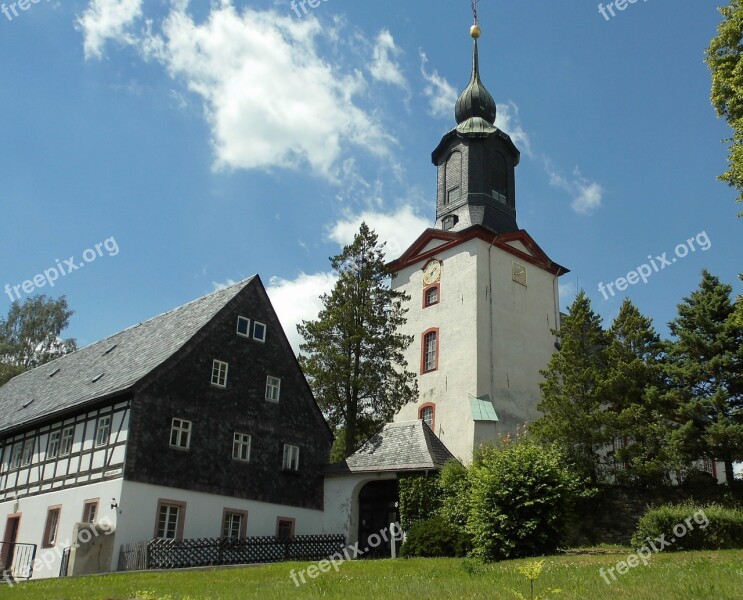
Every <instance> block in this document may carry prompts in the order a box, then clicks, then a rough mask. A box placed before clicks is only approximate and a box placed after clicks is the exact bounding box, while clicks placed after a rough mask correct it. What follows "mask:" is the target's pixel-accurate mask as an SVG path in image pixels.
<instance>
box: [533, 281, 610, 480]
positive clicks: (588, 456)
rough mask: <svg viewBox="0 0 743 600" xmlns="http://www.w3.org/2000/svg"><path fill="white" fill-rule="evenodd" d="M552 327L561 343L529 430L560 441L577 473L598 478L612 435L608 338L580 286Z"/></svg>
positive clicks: (542, 386)
mask: <svg viewBox="0 0 743 600" xmlns="http://www.w3.org/2000/svg"><path fill="white" fill-rule="evenodd" d="M554 333H555V334H556V335H558V336H559V338H560V348H559V350H558V351H557V352H556V353H555V354H553V356H552V358H551V360H550V362H549V365H548V367H547V369H546V370H544V371H543V372H542V375H543V376H544V377H545V381H543V382H542V383H540V386H541V388H542V402H541V403H540V404H539V409H540V410H541V411H542V412H543V413H544V415H543V416H542V417H541V418H540V419H539V420H537V421H536V422H535V423H533V424H532V426H531V427H530V431H532V432H533V433H535V434H536V435H537V437H538V438H541V439H542V440H544V441H547V442H557V443H559V444H560V445H561V446H562V447H563V448H564V452H565V454H566V456H567V457H568V458H569V459H570V460H571V462H572V463H573V464H575V466H576V468H577V469H578V470H579V471H580V472H581V474H583V475H585V476H587V477H589V478H590V479H591V480H592V481H598V480H600V479H601V478H602V477H603V476H604V469H603V458H602V451H603V450H604V449H605V448H606V445H607V444H610V443H611V439H612V438H611V436H612V430H611V427H610V423H611V420H612V415H610V414H608V412H607V411H606V410H604V407H603V406H602V404H603V402H602V400H603V397H602V390H603V382H604V376H605V370H606V352H607V345H608V339H607V334H606V332H605V331H604V329H603V328H602V326H601V317H600V316H598V315H597V314H596V313H595V312H594V311H593V309H592V308H591V301H590V299H589V298H588V296H587V295H586V293H585V292H584V291H583V290H581V291H580V293H579V294H578V296H577V297H576V299H575V301H574V302H573V303H572V304H571V305H570V307H569V308H568V314H567V316H566V317H565V318H564V319H563V321H562V324H561V326H560V330H559V331H555V332H554Z"/></svg>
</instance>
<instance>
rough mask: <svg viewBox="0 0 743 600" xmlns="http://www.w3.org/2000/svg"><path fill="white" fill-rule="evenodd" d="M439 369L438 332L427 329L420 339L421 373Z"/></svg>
mask: <svg viewBox="0 0 743 600" xmlns="http://www.w3.org/2000/svg"><path fill="white" fill-rule="evenodd" d="M438 368H439V330H438V329H429V330H428V331H426V332H425V333H424V334H423V336H422V337H421V373H430V372H431V371H435V370H436V369H438Z"/></svg>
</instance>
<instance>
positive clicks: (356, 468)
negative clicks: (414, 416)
mask: <svg viewBox="0 0 743 600" xmlns="http://www.w3.org/2000/svg"><path fill="white" fill-rule="evenodd" d="M453 458H454V455H453V454H452V453H451V452H449V449H448V448H447V447H446V446H445V445H444V443H443V442H442V441H441V440H440V439H439V438H437V437H436V434H434V432H433V431H431V428H430V427H429V426H428V425H426V424H425V423H424V422H423V421H406V422H403V423H388V424H387V425H385V426H384V428H383V429H382V430H381V431H380V432H378V433H377V434H375V435H374V436H372V437H371V438H370V439H369V440H367V441H366V443H365V444H364V445H363V446H362V447H361V448H359V450H357V451H356V452H355V453H354V454H352V455H351V456H349V457H348V458H347V459H346V460H345V461H343V462H342V463H339V464H337V465H331V466H330V467H329V468H328V474H333V473H338V474H341V473H363V472H370V471H375V472H383V471H428V470H437V469H440V468H441V467H443V466H444V464H446V463H447V462H448V461H449V460H451V459H453Z"/></svg>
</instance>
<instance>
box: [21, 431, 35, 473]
mask: <svg viewBox="0 0 743 600" xmlns="http://www.w3.org/2000/svg"><path fill="white" fill-rule="evenodd" d="M35 442H36V440H35V439H34V438H31V439H29V440H25V441H24V442H23V451H22V452H21V466H22V467H27V466H28V465H30V464H31V463H32V462H33V460H34V447H35V446H36V443H35Z"/></svg>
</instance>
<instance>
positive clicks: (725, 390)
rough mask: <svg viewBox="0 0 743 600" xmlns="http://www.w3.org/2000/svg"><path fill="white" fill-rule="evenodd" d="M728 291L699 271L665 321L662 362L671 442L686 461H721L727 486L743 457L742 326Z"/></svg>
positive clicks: (707, 273)
mask: <svg viewBox="0 0 743 600" xmlns="http://www.w3.org/2000/svg"><path fill="white" fill-rule="evenodd" d="M732 291H733V289H732V286H730V285H727V284H723V283H721V282H720V280H719V278H717V277H715V276H713V275H711V274H710V273H709V272H707V271H706V270H705V271H704V272H703V275H702V281H701V283H700V285H699V289H697V290H695V291H694V292H692V294H691V295H690V296H689V297H687V298H684V301H683V302H682V303H681V304H679V305H678V317H677V318H676V319H675V320H673V321H672V322H671V323H669V327H670V330H671V333H672V334H673V336H674V338H675V339H674V340H673V342H672V343H670V344H669V345H668V356H667V361H666V375H667V377H668V380H669V384H670V386H671V387H670V390H669V391H668V392H667V399H668V400H669V402H670V403H671V404H672V406H673V407H674V410H673V414H674V418H675V420H676V421H677V423H678V429H677V430H676V431H675V432H674V441H675V443H676V444H677V446H678V448H679V450H680V452H681V453H682V454H683V455H684V456H685V458H686V459H687V460H688V461H689V462H691V461H694V460H697V459H700V458H703V457H704V458H708V459H718V460H722V461H723V462H724V463H725V475H726V477H727V480H728V482H729V483H730V484H731V485H732V482H733V476H734V472H733V465H734V462H735V461H739V460H743V325H742V324H741V323H740V322H739V321H738V319H737V310H736V305H735V304H734V303H733V301H732V299H731V294H732Z"/></svg>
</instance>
